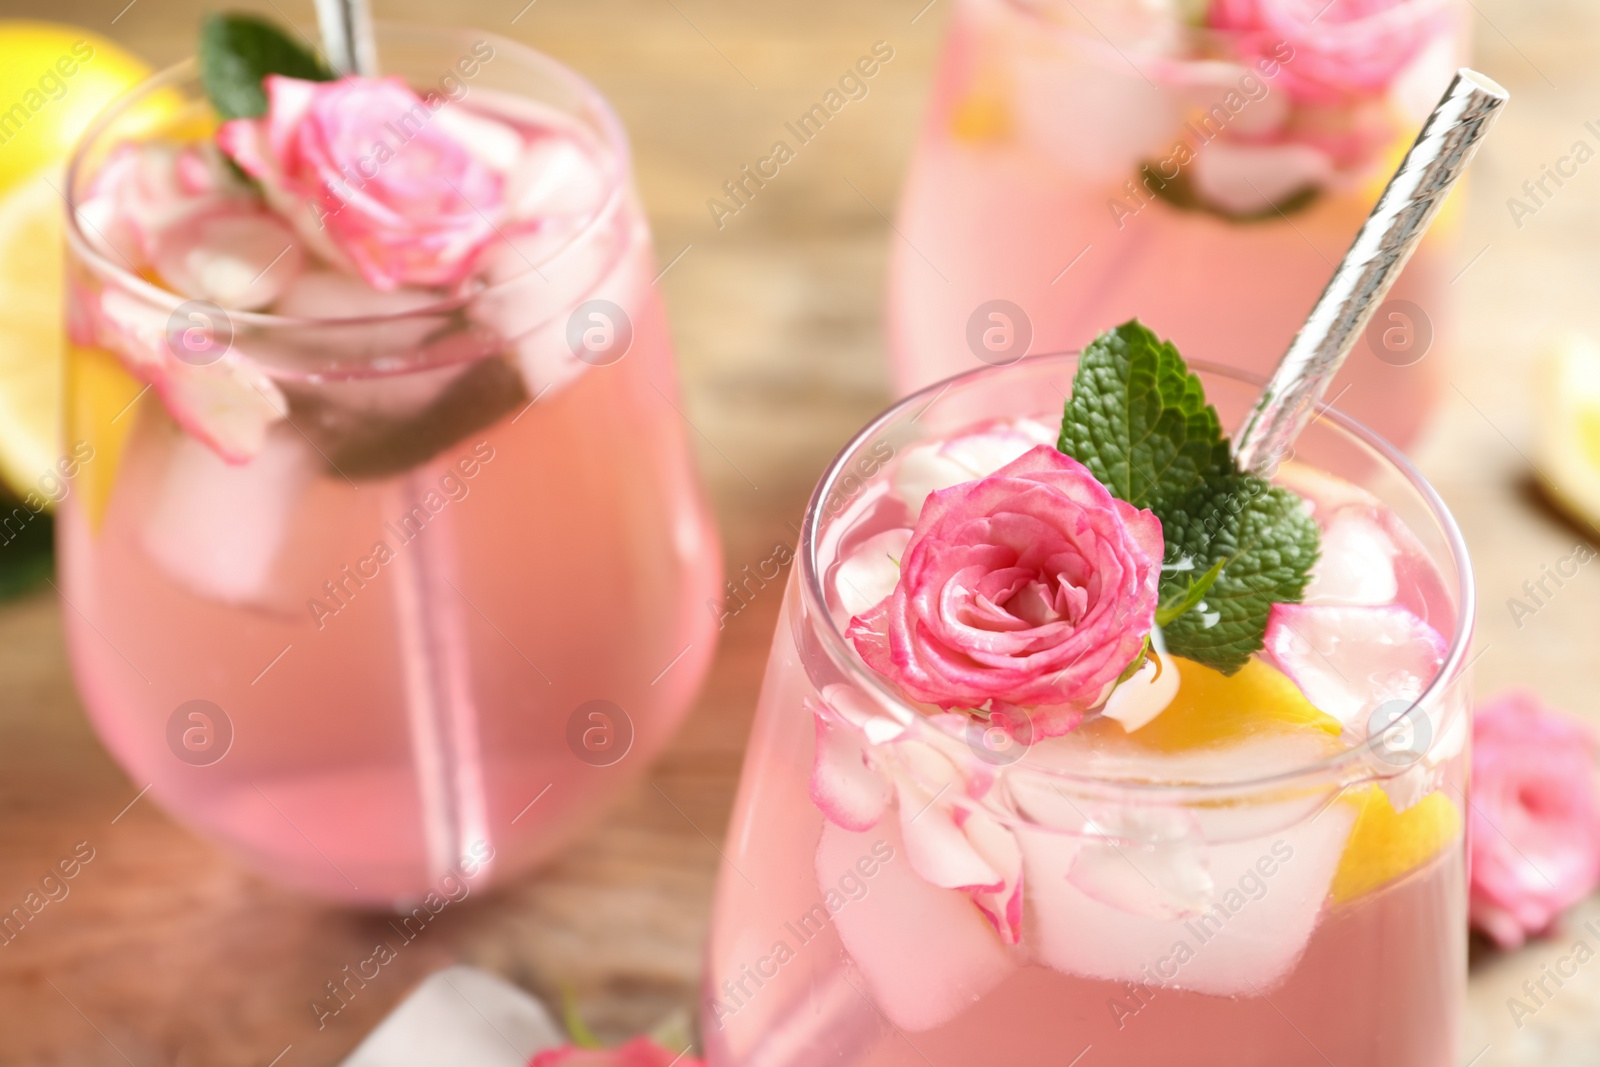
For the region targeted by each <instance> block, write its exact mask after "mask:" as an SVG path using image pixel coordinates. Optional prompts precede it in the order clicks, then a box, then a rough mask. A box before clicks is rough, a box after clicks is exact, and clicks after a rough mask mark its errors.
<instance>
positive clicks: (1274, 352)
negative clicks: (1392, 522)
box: [889, 0, 1465, 446]
mask: <svg viewBox="0 0 1600 1067" xmlns="http://www.w3.org/2000/svg"><path fill="white" fill-rule="evenodd" d="M1180 7H1181V8H1182V9H1183V11H1184V12H1186V13H1187V15H1186V16H1181V15H1180V13H1179V8H1180ZM1464 10H1465V8H1464V7H1463V6H1462V5H1459V4H1457V3H1455V2H1454V0H1364V2H1361V3H1356V4H1346V3H1344V2H1343V0H1341V2H1340V3H1336V4H1332V5H1327V4H1325V3H1324V0H1200V2H1199V3H1198V4H1197V5H1172V6H1170V7H1169V6H1167V5H1148V4H1147V5H1140V4H1137V3H1134V2H1133V0H1097V2H1094V3H1088V4H1084V3H1069V2H1065V0H960V2H959V3H958V5H957V6H956V8H955V11H954V14H953V15H952V17H951V25H950V28H949V31H948V37H947V40H946V44H945V51H944V57H943V60H942V62H941V65H940V69H939V75H938V82H937V84H936V86H935V88H934V92H933V98H932V101H931V103H930V106H929V109H928V113H927V118H926V122H925V125H924V128H923V132H922V137H921V140H920V143H919V146H918V148H917V151H916V155H915V157H914V159H913V162H912V166H911V170H910V174H909V177H908V179H907V183H906V186H905V190H904V193H903V195H902V199H901V206H900V221H899V230H900V232H901V233H902V234H903V235H904V240H902V241H897V242H896V243H895V246H894V252H893V256H894V258H893V265H892V268H891V276H890V299H889V317H890V347H891V353H892V356H893V360H894V374H895V382H896V384H897V385H898V386H899V388H900V389H901V390H903V391H910V390H912V389H917V388H920V387H922V386H924V385H927V384H928V383H929V382H932V381H935V380H938V379H940V378H944V377H946V376H947V375H951V374H957V373H961V372H962V371H966V370H970V369H972V368H973V367H975V366H978V365H979V361H982V362H987V363H990V364H1003V363H1005V362H1008V361H1010V360H1012V359H1016V358H1019V357H1021V356H1023V355H1025V354H1029V353H1032V354H1039V353H1047V352H1062V351H1068V350H1070V349H1072V348H1075V347H1076V346H1077V345H1078V344H1080V343H1081V339H1082V338H1083V337H1085V336H1088V335H1089V334H1091V333H1093V332H1094V330H1096V329H1098V328H1099V327H1100V326H1101V325H1102V324H1103V323H1105V322H1107V321H1119V320H1121V319H1125V318H1129V317H1131V316H1133V315H1135V314H1137V315H1139V316H1140V318H1141V319H1143V320H1144V321H1145V322H1146V323H1148V324H1149V325H1150V326H1151V327H1152V328H1153V329H1155V330H1156V331H1157V332H1159V333H1162V334H1164V335H1171V336H1176V337H1183V338H1186V344H1185V349H1186V354H1187V355H1189V356H1192V357H1194V358H1199V359H1204V360H1207V361H1210V362H1214V363H1218V364H1221V365H1223V366H1230V367H1236V368H1239V369H1242V370H1246V371H1250V372H1252V373H1257V374H1266V373H1267V372H1268V371H1270V370H1271V369H1272V367H1273V366H1274V365H1276V363H1277V360H1278V357H1279V356H1281V355H1282V354H1283V352H1284V350H1285V349H1286V348H1287V347H1288V344H1289V341H1290V339H1291V338H1293V336H1294V334H1295V332H1296V331H1297V330H1298V329H1299V327H1300V325H1301V324H1302V323H1303V322H1304V321H1305V319H1306V316H1307V314H1308V313H1309V312H1310V310H1311V306H1312V304H1313V303H1314V302H1315V301H1316V298H1317V296H1318V294H1320V293H1321V291H1322V288H1323V286H1324V284H1326V282H1327V280H1328V278H1329V276H1330V275H1331V274H1332V273H1333V266H1334V264H1335V263H1337V262H1338V261H1339V259H1340V257H1341V256H1342V255H1343V254H1344V250H1345V249H1346V248H1348V247H1349V244H1350V240H1351V238H1353V237H1354V235H1355V232H1356V230H1357V229H1358V228H1359V226H1360V224H1361V222H1362V221H1363V220H1364V219H1365V218H1366V216H1367V213H1368V211H1370V210H1371V208H1372V205H1373V203H1374V202H1376V200H1377V197H1378V193H1379V192H1380V191H1381V190H1382V188H1383V183H1384V182H1385V181H1386V180H1387V178H1388V176H1389V174H1390V173H1391V172H1392V170H1393V169H1394V165H1395V163H1396V162H1397V161H1398V159H1399V157H1400V155H1401V154H1402V153H1403V152H1404V150H1405V149H1406V148H1407V147H1408V146H1409V145H1410V143H1411V139H1412V138H1413V137H1414V136H1415V134H1416V132H1417V129H1418V128H1419V127H1420V125H1421V123H1422V121H1423V119H1425V118H1426V117H1427V114H1428V112H1429V110H1430V108H1431V107H1432V105H1433V103H1434V101H1436V100H1437V99H1438V95H1439V92H1440V91H1441V90H1442V89H1443V88H1444V86H1445V85H1446V83H1448V81H1449V79H1450V76H1451V75H1452V74H1453V73H1454V71H1455V68H1456V67H1457V66H1458V65H1459V62H1460V60H1461V59H1462V58H1463V53H1464V49H1465V40H1464V30H1463V25H1462V24H1463V22H1464V19H1463V18H1462V15H1461V12H1462V11H1464ZM1453 214H1454V212H1452V211H1450V210H1449V209H1447V210H1446V212H1445V214H1444V216H1443V217H1442V218H1441V219H1440V222H1439V224H1437V225H1435V226H1434V227H1433V228H1432V230H1431V231H1430V233H1429V236H1428V237H1427V239H1426V240H1425V241H1424V242H1423V244H1422V246H1421V247H1420V248H1419V249H1418V251H1417V253H1416V255H1415V257H1414V258H1413V259H1412V260H1411V262H1410V263H1409V265H1408V266H1407V267H1406V269H1405V271H1404V273H1403V274H1401V276H1400V278H1399V280H1398V281H1397V282H1396V284H1395V286H1394V289H1393V290H1392V292H1391V293H1390V295H1389V299H1388V301H1387V302H1386V303H1385V304H1384V305H1383V307H1382V308H1381V309H1380V310H1379V313H1378V315H1377V317H1376V319H1375V320H1374V323H1373V325H1372V327H1371V328H1370V329H1369V330H1368V332H1367V335H1366V338H1365V340H1364V342H1363V343H1361V344H1359V345H1358V346H1357V348H1356V350H1355V351H1354V352H1353V353H1352V354H1351V356H1350V358H1349V360H1348V361H1347V362H1346V364H1345V367H1344V369H1343V371H1342V372H1341V374H1340V377H1339V379H1338V380H1337V381H1335V383H1334V384H1333V386H1332V387H1331V390H1330V392H1329V396H1330V397H1332V396H1337V397H1338V398H1339V400H1338V403H1339V406H1340V407H1341V408H1342V409H1343V410H1345V411H1348V412H1349V413H1351V414H1352V415H1354V416H1355V417H1356V418H1358V419H1360V420H1362V421H1363V422H1365V423H1366V424H1368V425H1369V426H1372V427H1374V428H1375V429H1377V430H1378V431H1379V432H1380V433H1382V434H1383V435H1384V436H1385V437H1387V438H1388V439H1389V440H1391V441H1394V442H1395V443H1397V444H1400V445H1402V446H1404V445H1406V444H1407V443H1409V442H1410V440H1411V439H1412V438H1413V437H1414V436H1415V434H1416V433H1417V431H1418V430H1419V428H1420V427H1421V426H1422V425H1423V423H1424V422H1425V420H1426V416H1427V414H1428V412H1429V411H1430V409H1431V406H1432V404H1433V403H1434V401H1435V399H1436V397H1437V394H1438V391H1439V390H1440V389H1441V388H1443V385H1444V378H1443V360H1442V359H1441V356H1440V354H1439V353H1437V352H1435V353H1434V354H1433V356H1432V357H1431V358H1426V359H1425V358H1424V357H1425V356H1427V355H1428V353H1429V352H1430V351H1432V350H1433V349H1437V348H1447V347H1448V336H1447V335H1448V332H1449V330H1450V325H1451V321H1452V314H1451V308H1450V302H1449V299H1448V296H1447V294H1448V283H1449V281H1450V279H1451V277H1452V276H1453V275H1454V274H1455V273H1456V272H1457V271H1458V270H1459V269H1460V266H1459V264H1456V263H1454V261H1453V260H1452V259H1451V257H1450V255H1449V253H1450V249H1451V247H1452V240H1451V234H1452V232H1453V231H1454V229H1455V227H1454V225H1453V224H1452V221H1451V220H1452V216H1453Z"/></svg>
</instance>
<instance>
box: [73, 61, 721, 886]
mask: <svg viewBox="0 0 1600 1067" xmlns="http://www.w3.org/2000/svg"><path fill="white" fill-rule="evenodd" d="M384 48H385V56H386V67H387V69H389V70H391V71H394V70H400V71H403V72H404V73H405V74H406V75H407V76H408V77H409V78H411V79H414V81H413V84H414V85H416V86H418V88H419V91H421V90H422V89H427V88H433V89H435V90H437V89H438V87H439V86H440V85H441V84H443V85H445V86H446V88H447V89H451V88H453V89H457V90H460V89H461V87H462V86H466V87H467V88H466V89H465V90H463V91H459V92H456V93H446V94H445V95H446V97H447V99H444V100H443V101H442V102H440V101H438V98H437V97H435V102H438V105H439V106H437V107H434V106H433V105H432V103H430V104H427V105H425V106H426V107H427V108H428V109H429V110H425V111H421V112H414V113H413V114H412V116H411V121H412V122H413V123H415V124H417V126H416V129H418V130H420V129H422V128H423V127H422V126H421V123H423V122H426V123H428V124H429V125H431V126H432V127H433V128H434V129H435V130H438V131H443V133H444V134H446V135H448V136H450V137H459V138H462V139H463V140H464V143H466V144H468V145H469V147H470V148H471V150H472V151H474V152H478V153H481V154H483V155H484V156H485V157H486V158H487V157H489V156H491V155H492V154H494V153H500V154H501V155H502V156H503V157H505V158H507V159H508V161H509V164H510V168H511V169H510V171H509V172H508V177H507V178H506V184H505V186H504V188H505V189H506V190H507V193H506V199H505V207H504V210H503V214H502V216H501V218H500V219H499V220H498V221H497V223H496V228H497V229H498V230H499V231H501V236H499V237H497V238H496V239H494V240H492V241H490V242H489V243H487V244H486V245H485V246H484V247H483V249H482V250H481V251H480V253H479V254H478V258H477V260H476V261H475V263H474V264H473V265H471V266H469V267H467V268H464V274H463V277H462V278H461V279H460V280H459V281H458V282H455V283H453V284H435V285H432V286H427V285H417V284H401V285H398V286H389V287H381V286H375V285H372V284H369V283H368V282H367V281H366V280H365V279H364V278H363V277H361V276H359V275H358V274H357V273H355V272H353V271H352V270H350V269H349V265H348V263H345V262H342V261H340V260H338V259H336V258H329V257H328V256H327V255H325V249H323V248H322V247H321V246H319V245H318V243H317V241H318V233H317V231H315V230H314V229H306V228H304V227H302V226H300V225H298V224H297V223H296V222H295V221H294V220H293V219H292V218H286V216H285V214H284V213H282V212H280V211H278V210H277V209H276V208H274V207H273V206H272V205H263V204H262V203H260V202H259V199H258V198H255V196H254V194H253V193H252V192H251V191H250V190H249V189H248V188H241V187H240V186H241V185H242V182H241V180H240V179H239V178H238V177H237V175H234V174H231V173H229V170H228V168H227V167H226V166H224V165H221V160H220V158H219V157H218V156H217V154H216V149H215V145H214V143H213V142H212V141H211V140H210V131H211V129H212V128H213V127H214V120H213V119H211V118H210V117H209V108H208V105H207V104H206V103H205V102H204V100H203V99H197V98H196V97H195V86H194V83H193V76H192V74H191V73H189V72H187V71H185V70H183V69H181V68H180V69H179V70H178V71H177V72H176V73H174V74H169V75H166V76H164V77H163V78H162V79H159V80H158V82H157V83H156V84H155V85H154V86H153V87H152V88H150V89H147V90H145V91H144V93H143V94H142V95H141V96H139V97H136V98H135V99H134V100H133V102H131V103H129V104H126V105H124V106H123V108H122V109H121V111H120V112H118V113H117V114H116V115H115V116H113V118H112V119H110V120H108V123H107V124H106V125H104V126H102V128H101V130H100V131H99V133H98V134H97V135H96V137H95V138H93V139H92V140H91V142H90V144H89V146H88V148H87V149H86V150H85V151H86V155H85V156H84V157H83V158H82V159H81V160H80V162H79V163H78V166H77V169H76V170H75V172H74V178H75V184H74V187H73V188H74V201H75V207H76V209H77V219H78V222H79V225H78V227H77V229H76V230H75V232H74V234H73V244H72V256H71V267H70V280H71V294H72V307H71V316H72V318H71V327H72V340H73V347H72V351H71V353H70V359H69V386H68V405H69V416H68V435H69V437H68V440H69V442H71V443H74V444H77V443H81V447H80V448H79V449H78V454H79V458H80V460H82V463H81V467H80V469H79V471H78V473H77V475H76V485H75V489H76V490H77V491H75V492H73V493H72V494H71V495H70V496H69V497H68V499H67V500H66V502H65V503H64V505H63V508H62V513H61V526H60V530H61V533H60V548H61V560H62V582H61V591H62V594H63V599H64V601H65V602H66V608H65V610H64V612H63V615H64V618H65V620H66V625H67V632H68V639H69V645H70V649H71V653H72V658H73V663H74V668H75V673H76V676H77V679H78V684H79V686H80V691H81V693H82V695H83V699H84V702H85V705H86V706H87V708H88V711H89V714H90V717H91V719H92V720H93V722H94V724H95V726H96V728H97V729H98V731H99V732H100V735H101V736H102V738H103V739H104V740H105V742H106V744H107V745H108V747H109V748H110V749H111V751H112V752H113V753H114V754H115V755H116V757H117V758H118V759H119V760H120V761H121V762H122V764H123V765H124V766H125V767H126V768H127V770H128V773H129V774H130V776H131V777H132V779H133V781H134V783H135V785H136V786H137V787H138V788H143V787H144V786H145V785H146V784H148V785H149V786H150V792H151V796H152V797H153V798H154V799H155V800H156V801H157V802H159V803H160V804H161V805H162V806H163V807H165V808H166V809H167V810H168V811H169V812H171V813H172V814H173V815H175V816H176V817H177V818H179V819H181V820H183V821H184V822H186V823H187V824H189V825H191V826H193V827H195V828H196V829H198V830H200V831H201V832H202V833H204V834H206V835H207V836H208V837H211V838H212V839H214V840H216V841H218V842H220V843H222V844H223V845H224V846H225V847H227V848H229V849H230V850H231V851H233V852H235V853H237V854H238V855H240V856H241V857H242V858H244V859H246V860H247V861H248V862H250V863H251V864H252V865H254V866H256V867H257V868H259V869H261V870H262V871H264V872H267V873H269V874H271V875H272V876H273V877H275V878H277V879H279V880H281V881H284V882H286V883H288V884H290V885H293V886H296V887H299V888H302V889H305V890H307V891H310V892H314V893H318V894H322V895H326V896H330V897H336V898H342V899H347V900H351V901H359V902H368V903H374V904H393V903H397V902H403V901H407V900H414V899H417V898H419V897H421V896H422V895H423V894H424V893H426V892H427V891H428V890H429V889H430V888H437V887H438V886H439V884H440V881H441V879H448V878H450V877H451V876H452V874H456V875H461V874H464V875H466V876H469V877H472V878H474V879H477V880H478V881H477V882H476V884H483V882H482V879H483V878H485V877H499V876H501V875H503V874H505V873H508V872H511V871H515V870H517V869H520V868H525V867H526V866H528V865H531V864H534V863H536V862H538V861H540V860H542V859H545V858H547V857H548V856H550V855H551V853H552V852H553V851H554V850H555V849H557V848H558V847H559V846H561V845H562V844H563V843H564V842H565V841H567V840H569V839H570V838H572V836H573V835H574V834H576V833H578V832H579V831H580V830H582V829H583V828H584V827H585V826H586V825H587V823H588V821H589V820H590V819H591V818H592V817H593V816H594V815H595V814H596V813H597V812H598V811H599V809H600V808H601V806H602V805H603V804H604V803H605V802H606V801H607V800H608V799H609V798H611V797H612V796H614V795H615V794H616V793H617V792H618V791H619V790H620V789H622V788H623V787H624V786H625V784H626V783H627V782H628V781H630V780H631V779H632V778H633V777H634V776H635V775H636V774H637V773H638V772H639V771H640V770H642V768H643V767H644V766H645V764H646V763H647V762H648V760H649V759H650V757H651V755H652V754H653V753H654V752H655V751H657V750H658V749H659V748H660V747H661V746H662V745H663V743H664V742H665V741H666V739H667V737H668V735H669V734H670V732H671V731H672V729H673V727H674V726H675V725H676V723H677V721H678V720H679V718H680V717H681V716H682V715H683V714H684V712H685V711H686V710H687V707H688V705H689V702H690V701H691V699H692V697H693V695H694V693H695V691H696V689H697V687H698V685H699V683H700V681H701V679H702V678H703V676H704V674H705V671H706V669H707V666H708V663H709V660H710V657H711V653H712V648H713V644H714V633H713V628H712V625H711V619H710V617H709V616H708V615H707V614H706V612H705V610H704V608H703V607H702V606H701V605H703V604H704V602H705V600H706V599H707V598H708V597H710V596H712V595H713V593H714V590H715V588H716V586H717V585H718V582H719V580H720V561H719V551H718V544H717V540H716V536H715V532H714V528H713V527H712V525H711V523H710V521H709V516H708V514H707V512H706V509H705V505H704V503H703V498H702V496H701V493H700V489H699V486H698V484H697V482H696V478H695V474H694V469H693V463H692V457H691V456H690V454H689V451H688V449H687V447H686V443H685V440H684V435H683V428H682V425H681V416H680V415H679V414H678V413H677V411H676V410H675V409H674V404H675V400H674V397H675V395H676V386H675V370H674V366H673V359H672V352H671V347H670V341H669V336H668V331H667V325H666V321H665V317H664V315H663V312H662V308H661V305H660V301H659V299H658V298H657V296H656V292H655V290H654V289H653V288H652V286H651V277H652V275H653V273H654V270H653V266H652V252H651V244H650V237H649V232H648V229H647V228H646V224H645V221H644V219H643V217H642V215H641V213H640V211H639V208H638V206H637V204H636V201H635V199H634V196H633V193H632V189H631V180H630V178H629V176H628V169H627V168H628V157H627V150H626V144H625V141H624V139H623V135H622V132H621V130H620V128H619V127H618V126H617V124H616V120H615V118H614V116H613V115H612V114H611V112H610V110H609V108H607V107H606V105H605V104H604V103H603V101H601V100H600V99H599V98H598V96H597V95H595V94H594V92H593V91H592V90H591V89H589V88H588V87H587V86H586V85H584V84H583V83H582V82H581V81H579V80H578V79H577V77H576V76H575V75H572V74H571V73H570V72H567V71H565V70H564V69H562V68H559V67H557V66H556V65H555V64H553V63H552V62H550V61H549V60H546V59H544V58H542V57H540V56H537V55H535V54H533V53H531V52H528V51H527V50H525V49H523V48H521V47H520V46H517V45H514V44H512V43H510V42H506V41H502V40H499V39H491V40H489V41H486V40H484V39H483V38H482V37H478V36H476V35H471V34H457V33H443V34H425V33H422V32H420V31H393V30H391V31H388V35H387V37H386V39H385V41H384ZM462 57H467V58H468V59H469V60H471V61H472V62H471V64H470V65H471V68H472V70H473V74H472V76H470V77H468V76H467V75H465V73H464V72H465V71H466V70H467V69H468V68H467V67H466V66H464V65H462V63H463V62H464V61H463V59H462ZM441 72H443V73H445V74H449V75H451V77H452V78H453V81H445V82H441V81H440V75H441ZM152 113H157V114H158V115H159V118H158V120H156V121H152V120H151V118H150V115H151V114H152ZM393 136H394V137H395V138H396V140H397V142H399V143H398V144H397V146H396V147H397V151H396V153H395V155H394V156H393V161H392V162H387V163H385V164H384V166H387V167H393V168H399V167H402V166H405V165H406V163H405V162H404V160H405V153H407V152H409V151H417V152H422V151H426V150H431V151H435V152H438V151H447V150H448V145H446V146H445V148H443V149H441V148H439V146H438V145H429V144H422V143H418V144H412V143H410V140H412V139H416V140H420V139H421V134H419V133H416V132H413V128H412V127H408V126H405V125H404V124H403V123H401V124H400V125H398V126H397V127H396V132H395V133H394V134H393ZM369 169H371V168H370V167H369ZM361 173H362V174H363V175H365V176H366V177H367V178H368V179H369V180H371V179H373V176H372V175H371V174H368V173H367V171H366V170H363V171H362V172H361ZM354 184H355V183H354V179H352V185H354ZM360 194H361V190H360V189H359V188H354V189H352V190H350V192H349V195H350V196H352V197H356V196H359V195H360ZM335 206H337V205H335ZM323 207H324V208H326V207H327V205H326V204H325V205H323ZM219 220H220V221H219ZM280 237H281V238H282V240H281V241H280V240H279V238H280ZM124 240H125V243H120V242H123V241H124ZM275 257H276V258H275ZM130 264H131V265H132V266H134V267H135V268H136V269H137V272H138V276H137V277H135V276H132V275H130V274H129V273H128V271H127V269H126V268H127V267H128V266H129V265H130ZM164 271H165V273H164ZM185 300H187V301H188V302H187V303H183V304H182V306H181V307H180V306H179V305H180V302H183V301H185ZM229 300H231V304H230V303H228V302H225V301H229ZM219 320H220V321H219ZM174 323H175V324H174ZM218 348H223V349H225V352H224V354H223V355H222V356H221V357H220V358H216V357H215V351H216V350H217V349H218ZM263 397H265V398H266V402H260V401H261V398H263ZM85 457H87V458H85ZM486 870H487V871H488V872H489V873H488V875H487V876H486V875H485V874H484V873H483V872H484V871H486Z"/></svg>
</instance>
